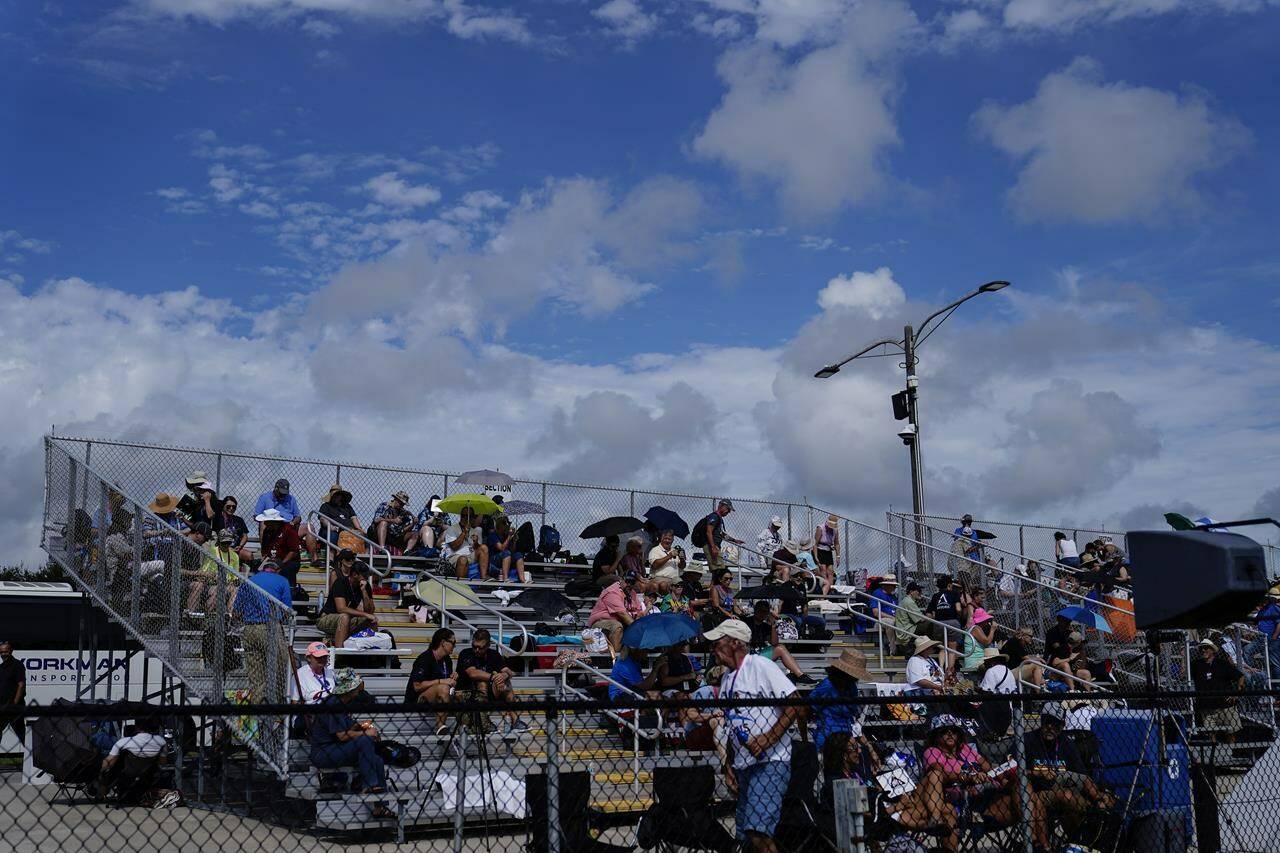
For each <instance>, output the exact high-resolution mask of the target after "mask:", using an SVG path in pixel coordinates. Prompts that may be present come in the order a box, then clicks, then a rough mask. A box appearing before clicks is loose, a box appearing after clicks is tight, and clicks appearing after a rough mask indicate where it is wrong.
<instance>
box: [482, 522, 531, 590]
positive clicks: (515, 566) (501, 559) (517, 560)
mask: <svg viewBox="0 0 1280 853" xmlns="http://www.w3.org/2000/svg"><path fill="white" fill-rule="evenodd" d="M515 541H516V532H515V531H514V530H512V529H511V519H510V518H508V517H507V516H505V515H500V516H498V517H497V518H496V519H495V520H494V522H493V532H492V533H490V534H489V535H488V536H487V537H486V539H485V544H486V545H487V546H488V548H489V565H490V566H492V567H493V570H492V572H491V574H493V575H495V578H494V579H495V580H501V581H506V580H510V581H515V582H516V583H523V582H524V554H523V553H521V552H519V551H517V550H516V548H515Z"/></svg>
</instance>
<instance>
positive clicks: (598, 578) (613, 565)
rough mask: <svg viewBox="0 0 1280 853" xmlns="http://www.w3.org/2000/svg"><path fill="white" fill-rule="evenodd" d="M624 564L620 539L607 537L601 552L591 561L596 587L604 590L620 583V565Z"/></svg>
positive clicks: (602, 543) (602, 544)
mask: <svg viewBox="0 0 1280 853" xmlns="http://www.w3.org/2000/svg"><path fill="white" fill-rule="evenodd" d="M621 562H622V554H621V553H620V552H619V550H618V537H617V536H606V537H604V541H603V542H601V543H600V550H599V551H597V552H596V557H595V559H594V560H592V561H591V579H592V580H593V581H595V582H596V586H598V587H600V588H601V589H604V588H605V587H610V586H613V585H614V584H615V583H617V582H618V564H619V563H621Z"/></svg>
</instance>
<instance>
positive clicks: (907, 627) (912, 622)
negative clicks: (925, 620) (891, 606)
mask: <svg viewBox="0 0 1280 853" xmlns="http://www.w3.org/2000/svg"><path fill="white" fill-rule="evenodd" d="M923 615H924V613H923V612H922V611H921V610H920V605H919V604H917V603H916V600H915V599H914V598H912V597H911V596H909V595H905V596H903V597H902V601H900V602H898V610H897V612H896V613H894V614H893V624H894V625H895V626H897V628H898V640H899V641H901V642H910V641H911V639H912V638H913V637H915V635H916V628H917V627H918V626H919V624H920V617H921V616H923Z"/></svg>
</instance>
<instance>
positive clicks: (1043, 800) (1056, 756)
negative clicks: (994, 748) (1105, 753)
mask: <svg viewBox="0 0 1280 853" xmlns="http://www.w3.org/2000/svg"><path fill="white" fill-rule="evenodd" d="M1065 721H1066V713H1065V712H1064V711H1063V708H1062V705H1061V704H1060V703H1058V702H1048V703H1046V704H1045V706H1044V707H1043V708H1042V709H1041V711H1040V728H1039V729H1037V730H1036V731H1030V732H1027V733H1026V735H1025V736H1024V737H1023V743H1024V744H1025V749H1026V752H1025V755H1026V762H1027V776H1028V778H1029V780H1030V782H1031V790H1032V797H1033V800H1034V803H1033V805H1034V806H1035V808H1033V809H1032V813H1033V815H1034V814H1036V813H1039V814H1040V816H1041V817H1040V819H1039V821H1036V820H1034V819H1033V822H1032V835H1033V836H1034V838H1035V842H1036V844H1037V845H1039V848H1040V849H1042V850H1048V849H1049V844H1048V837H1049V830H1048V826H1047V825H1046V824H1047V818H1050V817H1056V818H1059V819H1061V820H1062V821H1063V823H1064V824H1065V826H1066V829H1067V834H1068V835H1069V836H1074V834H1075V832H1076V830H1077V829H1078V828H1079V824H1080V820H1081V819H1082V818H1083V817H1084V813H1085V809H1087V808H1088V807H1090V806H1093V807H1095V808H1100V809H1104V810H1106V809H1111V808H1112V807H1113V806H1115V804H1116V800H1115V797H1114V796H1112V795H1111V794H1110V793H1109V792H1107V791H1104V790H1103V789H1102V788H1100V787H1098V785H1097V783H1095V782H1094V781H1093V779H1092V777H1090V776H1089V771H1088V767H1087V766H1086V765H1085V763H1084V760H1083V759H1082V758H1081V757H1080V753H1079V752H1078V751H1077V750H1076V748H1075V744H1073V743H1072V742H1071V740H1069V739H1068V738H1065V737H1063V736H1062V729H1063V725H1064V724H1065ZM1038 824H1039V825H1038Z"/></svg>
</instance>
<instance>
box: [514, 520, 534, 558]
mask: <svg viewBox="0 0 1280 853" xmlns="http://www.w3.org/2000/svg"><path fill="white" fill-rule="evenodd" d="M533 546H534V542H533V522H532V521H526V522H525V523H524V524H522V525H520V526H519V527H517V528H516V547H515V550H516V551H518V552H519V553H521V554H532V553H533Z"/></svg>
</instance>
